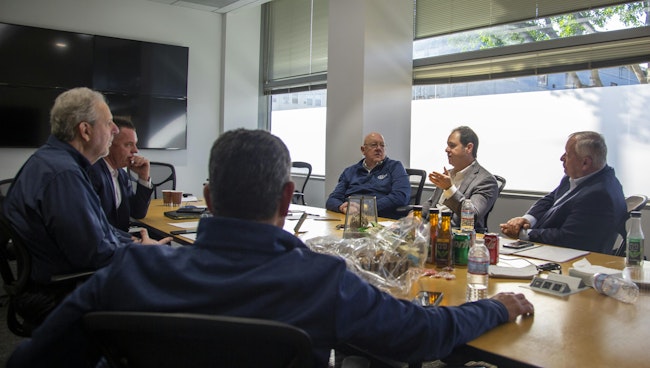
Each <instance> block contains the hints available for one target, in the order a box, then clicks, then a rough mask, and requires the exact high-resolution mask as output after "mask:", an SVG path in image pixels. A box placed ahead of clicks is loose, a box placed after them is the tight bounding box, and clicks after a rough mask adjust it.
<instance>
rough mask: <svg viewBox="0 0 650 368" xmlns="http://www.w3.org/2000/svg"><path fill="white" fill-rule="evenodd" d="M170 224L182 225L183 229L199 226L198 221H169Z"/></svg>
mask: <svg viewBox="0 0 650 368" xmlns="http://www.w3.org/2000/svg"><path fill="white" fill-rule="evenodd" d="M168 224H169V225H172V226H176V227H180V228H181V229H196V227H197V226H199V222H198V221H188V222H169V223H168Z"/></svg>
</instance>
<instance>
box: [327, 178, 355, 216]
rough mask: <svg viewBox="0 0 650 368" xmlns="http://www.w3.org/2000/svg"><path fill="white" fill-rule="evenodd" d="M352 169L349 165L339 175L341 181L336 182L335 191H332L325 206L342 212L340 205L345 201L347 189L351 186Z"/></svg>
mask: <svg viewBox="0 0 650 368" xmlns="http://www.w3.org/2000/svg"><path fill="white" fill-rule="evenodd" d="M350 170H352V169H351V168H349V167H348V168H346V169H345V170H343V172H342V173H341V175H340V176H339V182H338V183H337V184H336V187H335V188H334V191H332V193H331V194H330V196H329V197H328V198H327V202H325V208H327V209H328V210H330V211H335V212H340V211H339V207H341V205H342V204H343V202H345V191H346V190H347V189H348V187H349V186H350V179H349V177H348V176H349V175H348V174H349V173H350Z"/></svg>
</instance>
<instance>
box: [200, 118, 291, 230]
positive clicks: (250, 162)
mask: <svg viewBox="0 0 650 368" xmlns="http://www.w3.org/2000/svg"><path fill="white" fill-rule="evenodd" d="M209 170H210V173H209V175H210V178H209V182H210V197H211V202H212V203H211V204H212V210H213V213H214V215H215V216H222V217H234V218H239V219H245V220H254V221H260V220H268V219H270V218H272V217H273V215H274V214H275V213H276V212H277V210H278V205H279V203H280V199H281V198H282V190H283V187H284V185H285V184H286V183H288V182H289V181H291V157H290V155H289V150H288V149H287V146H286V145H285V144H284V143H283V142H282V140H280V138H278V137H276V136H274V135H272V134H271V133H269V132H267V131H264V130H247V129H236V130H231V131H228V132H225V133H223V134H222V135H221V136H220V137H219V138H218V139H217V140H216V141H215V142H214V145H213V146H212V150H211V151H210V166H209Z"/></svg>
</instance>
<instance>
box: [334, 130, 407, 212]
mask: <svg viewBox="0 0 650 368" xmlns="http://www.w3.org/2000/svg"><path fill="white" fill-rule="evenodd" d="M361 153H362V154H363V156H364V158H363V159H361V161H359V162H357V163H356V164H354V165H352V166H349V167H348V168H346V169H345V170H343V173H341V176H340V177H339V182H338V184H337V185H336V187H335V188H334V191H333V192H332V193H331V194H330V196H329V198H327V202H326V203H325V207H327V209H328V210H330V211H336V212H342V213H345V212H346V211H347V206H348V202H347V198H348V197H349V196H351V195H355V194H358V195H362V194H366V195H371V196H375V197H377V213H378V215H379V216H380V217H388V218H394V219H398V218H400V217H402V216H405V215H406V212H399V211H398V209H399V208H400V207H403V206H406V205H407V204H408V203H409V199H410V196H411V184H410V183H409V177H408V175H407V174H406V169H404V165H402V163H401V162H400V161H397V160H391V159H390V158H388V157H387V156H386V143H385V142H384V137H383V136H382V135H381V134H379V133H370V134H368V135H367V136H366V137H365V139H364V140H363V145H362V146H361Z"/></svg>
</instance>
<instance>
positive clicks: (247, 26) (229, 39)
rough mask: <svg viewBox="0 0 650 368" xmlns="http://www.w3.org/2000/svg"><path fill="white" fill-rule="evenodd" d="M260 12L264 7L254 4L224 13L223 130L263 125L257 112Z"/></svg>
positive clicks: (255, 127)
mask: <svg viewBox="0 0 650 368" xmlns="http://www.w3.org/2000/svg"><path fill="white" fill-rule="evenodd" d="M261 13H262V7H261V6H254V7H247V8H244V9H240V10H237V11H235V12H230V13H228V14H227V15H226V16H225V21H224V27H223V28H224V30H225V31H224V37H225V42H224V52H223V57H224V63H223V75H222V80H223V93H222V96H223V105H222V106H224V108H223V110H222V111H223V119H222V121H223V125H222V126H221V129H220V131H222V132H225V131H227V130H232V129H235V128H247V129H257V128H264V127H263V126H260V124H262V122H263V121H264V120H263V119H260V118H259V113H258V110H259V96H260V92H259V91H260V85H261V84H260V26H261V25H260V20H261V16H262V15H261Z"/></svg>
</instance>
